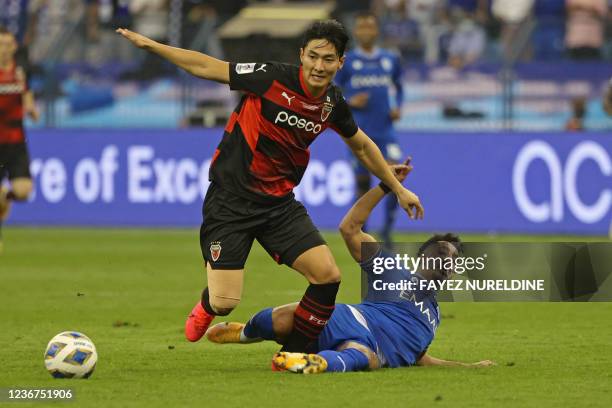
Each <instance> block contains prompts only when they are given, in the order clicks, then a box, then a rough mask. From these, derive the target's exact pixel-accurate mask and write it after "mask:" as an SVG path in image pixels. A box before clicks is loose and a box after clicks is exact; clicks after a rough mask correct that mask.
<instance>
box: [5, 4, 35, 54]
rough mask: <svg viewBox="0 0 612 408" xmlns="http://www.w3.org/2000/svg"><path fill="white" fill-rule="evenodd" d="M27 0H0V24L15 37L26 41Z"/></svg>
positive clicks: (20, 42)
mask: <svg viewBox="0 0 612 408" xmlns="http://www.w3.org/2000/svg"><path fill="white" fill-rule="evenodd" d="M28 1H29V0H0V26H3V27H6V28H7V29H8V30H9V31H10V32H11V33H13V35H14V36H15V38H16V39H17V43H19V44H24V43H25V42H26V41H25V40H26V33H27V24H28Z"/></svg>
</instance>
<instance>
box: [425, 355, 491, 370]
mask: <svg viewBox="0 0 612 408" xmlns="http://www.w3.org/2000/svg"><path fill="white" fill-rule="evenodd" d="M417 365H418V366H445V367H491V366H494V365H496V364H495V363H494V362H493V361H491V360H483V361H477V362H475V363H462V362H461V361H452V360H442V359H440V358H435V357H432V356H430V355H429V354H425V355H424V356H423V357H421V358H420V359H419V361H417Z"/></svg>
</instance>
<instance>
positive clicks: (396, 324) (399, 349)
mask: <svg viewBox="0 0 612 408" xmlns="http://www.w3.org/2000/svg"><path fill="white" fill-rule="evenodd" d="M394 168H395V174H396V177H397V178H398V180H400V181H403V180H404V179H405V177H406V176H407V175H408V173H409V172H410V170H411V169H412V167H410V166H408V167H400V166H394ZM387 192H388V191H387V188H386V186H384V185H379V186H377V187H375V188H373V189H371V190H369V191H368V192H367V193H366V194H365V195H363V196H362V197H361V198H360V199H359V200H358V201H357V202H356V203H355V205H354V206H353V207H352V208H351V209H350V211H349V212H348V214H347V215H346V216H345V218H344V220H343V221H342V224H341V225H340V231H341V233H342V237H343V238H344V242H345V243H346V246H347V248H348V249H349V251H350V253H351V255H352V256H353V258H354V259H355V261H357V262H359V263H360V265H361V267H362V268H363V269H364V270H365V271H366V272H368V281H369V282H368V286H369V289H371V288H372V287H373V286H372V285H373V283H374V282H373V281H374V280H375V279H383V278H384V282H385V283H397V282H400V281H401V280H408V281H412V282H415V283H417V284H418V280H421V279H425V280H432V279H433V280H438V281H439V280H443V279H447V278H448V277H449V276H450V274H451V273H452V271H449V270H428V269H425V268H421V269H420V270H418V271H416V273H415V274H411V273H410V272H409V271H406V270H390V271H386V272H384V274H381V275H374V274H373V273H372V272H373V261H374V259H375V258H377V257H386V256H393V255H391V254H387V253H386V251H384V250H383V249H382V248H381V247H379V246H378V245H377V244H376V240H375V239H374V238H373V237H372V236H371V235H369V234H367V233H365V232H363V229H362V227H363V225H364V223H365V222H366V220H367V218H368V216H369V215H370V213H371V212H372V210H373V209H374V207H376V205H377V204H378V203H379V202H380V201H381V200H382V199H383V197H384V196H385V194H386V193H387ZM364 242H366V243H372V246H373V249H374V250H373V251H372V253H371V254H369V255H365V254H362V252H361V251H362V243H364ZM460 252H461V242H460V240H459V238H458V237H457V236H455V235H452V234H446V235H434V236H433V237H431V238H430V239H429V240H427V241H426V242H425V243H424V244H423V245H422V246H421V248H420V249H419V254H423V256H424V257H425V258H427V257H440V258H443V259H444V258H447V257H456V256H458V255H459V253H460ZM417 287H418V285H417ZM368 292H369V293H368V295H367V297H366V299H365V300H364V301H363V302H361V303H359V304H355V305H347V304H336V309H335V310H334V312H333V314H332V317H331V319H330V320H329V321H328V323H327V325H326V326H325V328H324V329H323V331H322V333H321V335H320V336H319V339H318V343H317V345H316V349H314V350H311V351H312V353H311V354H307V353H290V352H279V353H277V354H276V355H275V356H274V358H273V359H272V367H273V369H276V370H280V371H291V372H295V373H303V374H315V373H322V372H346V371H358V370H366V369H376V368H381V367H392V368H394V367H403V366H412V365H420V366H426V365H445V366H490V365H493V364H494V363H493V362H491V361H489V360H484V361H480V362H477V363H471V364H468V363H461V362H457V361H448V360H441V359H438V358H435V357H432V356H430V355H429V354H428V353H427V349H428V347H429V345H430V344H431V342H432V340H433V338H434V336H435V333H436V329H437V327H438V325H439V324H440V312H439V308H438V304H437V302H436V295H435V292H433V291H419V290H413V291H410V290H404V291H372V290H369V291H368ZM297 305H298V304H297V303H293V304H289V305H284V306H279V307H276V308H268V309H264V310H262V311H260V312H259V313H257V314H256V315H254V316H253V317H252V318H251V319H250V320H249V321H248V322H247V323H246V324H242V323H235V322H224V323H219V324H217V325H215V326H213V327H211V328H210V329H209V330H208V332H207V333H206V337H207V338H208V340H210V341H212V342H214V343H220V344H224V343H253V342H257V341H262V340H275V341H277V342H279V343H281V344H282V343H283V341H284V339H285V338H286V337H287V336H288V335H289V333H290V332H291V328H292V326H293V316H294V311H295V310H296V307H297ZM307 306H308V307H309V308H312V309H316V308H317V307H318V305H317V304H316V302H314V301H311V300H309V301H308V305H307ZM315 353H316V354H315Z"/></svg>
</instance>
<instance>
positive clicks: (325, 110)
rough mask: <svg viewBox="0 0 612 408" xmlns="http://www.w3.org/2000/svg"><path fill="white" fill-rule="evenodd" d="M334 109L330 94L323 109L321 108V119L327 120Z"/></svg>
mask: <svg viewBox="0 0 612 408" xmlns="http://www.w3.org/2000/svg"><path fill="white" fill-rule="evenodd" d="M332 109H334V104H333V103H331V100H330V99H329V96H328V97H327V101H325V103H323V109H322V110H321V120H322V121H323V122H325V121H326V120H327V118H329V115H330V114H331V112H332Z"/></svg>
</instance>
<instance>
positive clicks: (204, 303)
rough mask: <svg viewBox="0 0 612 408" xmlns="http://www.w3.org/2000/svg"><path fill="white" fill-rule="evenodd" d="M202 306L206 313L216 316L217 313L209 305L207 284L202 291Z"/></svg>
mask: <svg viewBox="0 0 612 408" xmlns="http://www.w3.org/2000/svg"><path fill="white" fill-rule="evenodd" d="M202 307H203V308H204V310H205V311H206V313H208V314H209V315H211V316H216V315H217V313H216V312H215V311H214V309H213V308H212V306H211V305H210V297H209V295H208V286H207V287H206V289H204V291H203V292H202Z"/></svg>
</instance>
